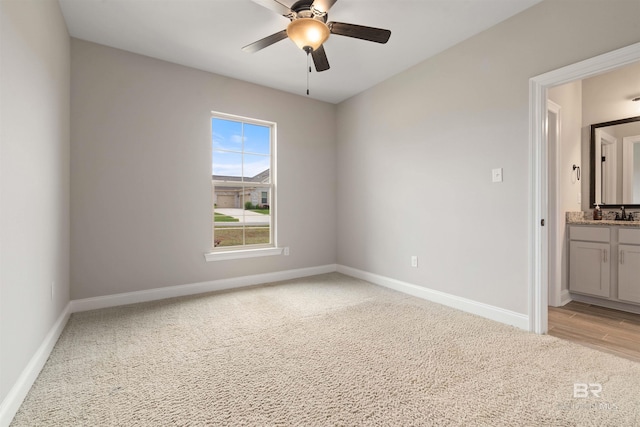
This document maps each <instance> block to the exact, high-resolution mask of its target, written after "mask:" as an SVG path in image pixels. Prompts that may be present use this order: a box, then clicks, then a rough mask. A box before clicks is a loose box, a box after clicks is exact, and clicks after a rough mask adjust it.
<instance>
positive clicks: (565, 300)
mask: <svg viewBox="0 0 640 427" xmlns="http://www.w3.org/2000/svg"><path fill="white" fill-rule="evenodd" d="M571 301H572V300H571V295H570V294H569V289H564V290H563V291H561V292H560V307H562V306H563V305H567V304H569V303H570V302H571Z"/></svg>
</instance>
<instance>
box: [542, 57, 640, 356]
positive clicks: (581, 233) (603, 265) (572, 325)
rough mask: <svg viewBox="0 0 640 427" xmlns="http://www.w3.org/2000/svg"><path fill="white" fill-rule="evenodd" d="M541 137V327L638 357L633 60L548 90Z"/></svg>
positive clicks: (637, 120)
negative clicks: (545, 196)
mask: <svg viewBox="0 0 640 427" xmlns="http://www.w3.org/2000/svg"><path fill="white" fill-rule="evenodd" d="M636 98H639V99H638V100H635V99H636ZM609 122H613V123H609ZM592 125H593V126H592ZM547 135H548V140H549V152H548V158H549V177H550V178H549V184H550V185H549V212H550V218H549V227H550V228H549V254H550V255H549V258H550V259H549V319H548V320H549V334H551V335H555V336H559V337H561V338H566V339H573V340H575V341H581V342H583V343H585V344H587V345H590V346H593V347H598V348H601V349H604V350H605V351H609V352H614V353H617V354H619V355H622V356H623V357H630V358H633V359H635V360H639V361H640V62H636V63H633V64H630V65H627V66H624V67H621V68H618V69H615V70H612V71H609V72H607V73H604V74H600V75H598V76H595V77H591V78H588V79H584V80H579V81H574V82H571V83H567V84H565V85H561V86H557V87H554V88H551V89H550V90H549V91H548V129H547ZM596 159H598V162H596ZM596 202H597V203H598V205H597V206H595V205H594V203H596ZM594 208H595V209H596V212H595V217H594ZM616 217H617V220H616ZM623 217H624V219H625V221H623V220H622V219H623ZM594 218H597V220H595V221H594ZM634 245H635V246H634ZM635 249H638V250H637V251H636V250H635ZM636 258H637V259H636Z"/></svg>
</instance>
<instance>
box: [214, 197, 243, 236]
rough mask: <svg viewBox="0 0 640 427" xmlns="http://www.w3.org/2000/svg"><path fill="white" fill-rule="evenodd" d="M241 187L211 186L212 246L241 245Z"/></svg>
mask: <svg viewBox="0 0 640 427" xmlns="http://www.w3.org/2000/svg"><path fill="white" fill-rule="evenodd" d="M243 201H244V199H243V198H242V186H226V185H216V186H213V206H214V209H213V246H214V247H222V246H237V245H242V240H243V235H244V230H243V226H244V221H243V209H242V204H243Z"/></svg>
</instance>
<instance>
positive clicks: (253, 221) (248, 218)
mask: <svg viewBox="0 0 640 427" xmlns="http://www.w3.org/2000/svg"><path fill="white" fill-rule="evenodd" d="M215 212H217V213H221V214H223V215H228V216H230V217H233V218H237V219H238V220H240V221H239V222H225V223H221V222H218V223H216V225H227V226H233V225H238V224H246V225H269V224H270V222H271V215H264V214H261V213H258V212H253V211H245V210H244V209H236V208H216V209H215ZM243 213H244V218H243V216H242V214H243ZM243 219H244V221H243Z"/></svg>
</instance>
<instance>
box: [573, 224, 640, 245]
mask: <svg viewBox="0 0 640 427" xmlns="http://www.w3.org/2000/svg"><path fill="white" fill-rule="evenodd" d="M630 231H631V230H630ZM633 231H635V230H633ZM569 233H570V234H569V237H570V238H571V240H586V241H588V242H605V243H608V242H609V236H610V233H609V229H608V228H603V227H576V226H575V225H574V226H572V227H571V229H570V231H569Z"/></svg>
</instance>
